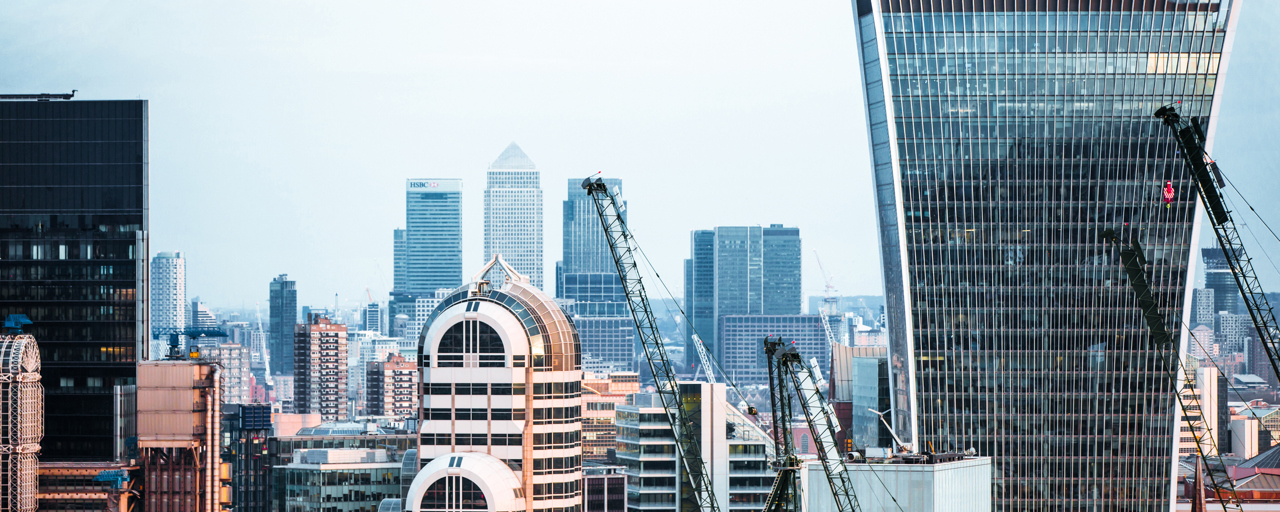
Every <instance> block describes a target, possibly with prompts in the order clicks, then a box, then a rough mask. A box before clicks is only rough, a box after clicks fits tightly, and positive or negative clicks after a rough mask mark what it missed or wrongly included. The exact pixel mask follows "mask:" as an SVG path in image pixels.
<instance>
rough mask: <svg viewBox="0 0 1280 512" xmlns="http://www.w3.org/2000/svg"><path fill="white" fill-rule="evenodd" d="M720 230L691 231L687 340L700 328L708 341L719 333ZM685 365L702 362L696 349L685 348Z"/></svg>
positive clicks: (688, 267) (687, 279)
mask: <svg viewBox="0 0 1280 512" xmlns="http://www.w3.org/2000/svg"><path fill="white" fill-rule="evenodd" d="M715 254H716V232H715V231H712V230H709V229H700V230H696V231H693V232H692V233H690V234H689V259H688V260H687V261H688V263H686V264H685V268H686V269H687V270H686V271H685V275H687V276H688V277H687V278H685V281H684V296H685V304H684V309H685V314H687V315H689V327H692V329H688V328H686V330H690V332H687V333H685V338H686V344H687V343H688V342H689V341H692V340H693V332H692V331H694V330H696V331H697V332H698V333H700V334H699V337H701V338H702V339H703V341H705V342H707V343H713V342H715V333H716V289H715V285H716V263H715ZM684 359H685V361H684V362H685V367H686V368H688V367H690V365H693V364H695V363H697V362H698V354H697V352H695V351H693V350H685V351H684Z"/></svg>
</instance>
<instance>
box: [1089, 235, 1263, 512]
mask: <svg viewBox="0 0 1280 512" xmlns="http://www.w3.org/2000/svg"><path fill="white" fill-rule="evenodd" d="M1102 237H1103V239H1104V241H1106V242H1109V243H1111V244H1112V245H1113V246H1114V247H1115V248H1116V249H1119V250H1120V262H1121V264H1122V265H1124V271H1125V274H1126V275H1127V276H1128V278H1129V287H1130V288H1132V289H1133V293H1134V295H1135V296H1137V299H1138V308H1139V309H1141V310H1142V318H1143V320H1145V321H1146V323H1147V329H1148V330H1150V331H1151V343H1152V344H1153V345H1155V348H1156V350H1157V352H1158V354H1159V356H1160V358H1161V360H1162V362H1163V363H1164V368H1165V371H1167V372H1168V374H1169V383H1170V386H1171V389H1172V391H1173V395H1174V399H1175V400H1177V401H1178V406H1179V407H1180V408H1181V409H1182V420H1183V421H1184V422H1185V423H1186V424H1187V427H1188V428H1190V430H1191V437H1192V438H1193V439H1194V440H1195V442H1196V456H1197V457H1198V458H1199V459H1200V460H1201V461H1204V464H1205V466H1208V467H1207V468H1206V469H1208V471H1207V473H1208V479H1207V480H1206V481H1205V482H1204V483H1205V484H1208V485H1209V487H1210V488H1212V489H1213V493H1214V496H1215V497H1216V498H1217V500H1218V502H1219V503H1220V504H1221V505H1222V508H1223V510H1241V508H1240V507H1241V505H1240V497H1239V496H1238V495H1237V494H1236V488H1235V483H1234V482H1232V480H1231V478H1230V477H1229V476H1228V475H1227V473H1226V466H1225V465H1224V464H1223V463H1222V459H1221V458H1219V457H1218V447H1217V445H1216V443H1214V439H1213V433H1212V432H1211V431H1210V430H1209V428H1208V426H1207V425H1206V424H1205V421H1204V416H1203V415H1204V411H1203V410H1201V408H1200V398H1199V397H1198V396H1197V394H1196V393H1194V392H1193V393H1189V394H1188V397H1186V398H1184V397H1183V396H1182V394H1181V393H1179V388H1178V385H1177V384H1178V380H1179V379H1180V378H1183V377H1185V378H1186V382H1184V385H1187V386H1192V387H1194V386H1195V376H1194V375H1192V374H1190V373H1189V372H1181V371H1180V370H1182V369H1183V366H1182V360H1181V358H1180V357H1179V356H1178V347H1176V346H1174V344H1173V335H1171V334H1170V333H1169V331H1168V329H1166V328H1165V325H1166V324H1165V317H1164V314H1163V313H1161V312H1160V306H1159V305H1158V304H1156V301H1155V298H1154V296H1153V295H1152V294H1151V285H1150V283H1149V282H1148V281H1147V273H1146V270H1145V269H1144V267H1145V265H1146V257H1145V256H1144V255H1143V252H1142V247H1141V246H1139V245H1138V241H1137V240H1133V241H1132V244H1131V245H1130V246H1128V247H1124V246H1122V245H1121V244H1120V238H1119V236H1117V235H1116V233H1115V231H1113V230H1110V229H1108V230H1106V231H1103V233H1102ZM1179 373H1183V374H1184V375H1179ZM1175 439H1177V438H1176V437H1175ZM1215 464H1216V466H1217V470H1216V471H1215ZM1199 478H1200V477H1199V475H1197V476H1196V479H1197V480H1199ZM1196 485H1201V483H1200V482H1197V484H1196ZM1201 486H1202V485H1201ZM1202 487H1203V486H1202Z"/></svg>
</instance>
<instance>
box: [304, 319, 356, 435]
mask: <svg viewBox="0 0 1280 512" xmlns="http://www.w3.org/2000/svg"><path fill="white" fill-rule="evenodd" d="M347 356H348V354H347V326H345V325H342V324H338V323H333V322H330V321H329V319H328V318H327V317H324V316H321V315H318V314H314V313H313V314H311V315H309V316H308V317H307V323H305V324H299V325H296V326H294V345H293V410H294V412H297V413H299V414H319V415H320V419H322V420H324V421H340V420H345V419H347V403H348V400H349V398H348V396H347V377H348V373H347V364H348V363H349V360H348V358H347Z"/></svg>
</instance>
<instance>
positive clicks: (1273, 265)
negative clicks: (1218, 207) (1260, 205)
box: [1222, 182, 1280, 275]
mask: <svg viewBox="0 0 1280 512" xmlns="http://www.w3.org/2000/svg"><path fill="white" fill-rule="evenodd" d="M1228 183H1229V182H1228ZM1231 188H1235V185H1232V186H1231ZM1236 193H1237V194H1239V193H1240V191H1239V190H1236ZM1222 197H1223V198H1224V199H1226V201H1227V203H1230V204H1231V207H1232V209H1234V208H1235V201H1233V200H1232V199H1231V198H1230V197H1227V196H1226V195H1225V194H1224V195H1223V196H1222ZM1240 200H1241V201H1244V203H1245V206H1247V207H1248V208H1249V210H1250V211H1252V212H1253V215H1254V216H1255V217H1257V218H1258V220H1259V221H1261V222H1262V225H1263V226H1264V227H1266V228H1267V230H1268V231H1271V226H1267V221H1265V220H1263V219H1262V216H1261V215H1258V211H1257V210H1254V209H1253V206H1252V205H1250V204H1249V201H1248V200H1246V199H1245V198H1244V196H1240ZM1240 224H1241V225H1243V226H1244V229H1245V231H1248V232H1249V236H1251V237H1253V241H1254V242H1255V243H1257V244H1258V249H1259V251H1261V252H1262V257H1264V258H1266V259H1267V263H1270V264H1271V269H1272V270H1275V271H1276V274H1277V275H1280V267H1277V266H1276V262H1275V261H1273V260H1272V259H1271V255H1270V254H1269V253H1267V251H1266V250H1264V249H1263V248H1262V240H1259V239H1258V235H1257V234H1254V232H1253V228H1251V227H1249V224H1248V223H1246V222H1242V223H1240ZM1271 236H1276V232H1275V231H1271ZM1276 241H1278V242H1280V237H1276Z"/></svg>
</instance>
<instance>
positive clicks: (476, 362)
mask: <svg viewBox="0 0 1280 512" xmlns="http://www.w3.org/2000/svg"><path fill="white" fill-rule="evenodd" d="M437 352H438V355H437V360H438V361H439V363H438V366H439V367H440V368H462V367H463V366H479V367H480V368H502V367H503V366H505V362H506V356H505V355H504V354H505V352H506V349H505V347H504V346H503V344H502V336H499V335H498V331H495V330H493V327H490V326H489V324H487V323H484V322H481V321H479V320H463V321H461V322H458V323H456V324H453V327H450V328H448V329H447V330H445V331H444V336H442V337H441V338H440V348H439V350H437ZM473 354H474V355H473ZM464 356H470V357H464ZM464 361H465V362H466V364H464Z"/></svg>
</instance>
